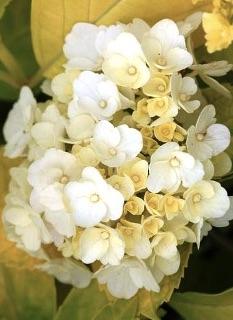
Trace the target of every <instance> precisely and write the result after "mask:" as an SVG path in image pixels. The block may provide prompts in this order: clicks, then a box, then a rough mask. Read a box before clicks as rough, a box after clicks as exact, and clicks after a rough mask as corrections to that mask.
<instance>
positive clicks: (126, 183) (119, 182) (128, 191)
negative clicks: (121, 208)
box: [108, 174, 135, 200]
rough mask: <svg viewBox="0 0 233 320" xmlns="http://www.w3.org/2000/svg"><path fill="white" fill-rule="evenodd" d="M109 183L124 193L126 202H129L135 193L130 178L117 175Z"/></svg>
mask: <svg viewBox="0 0 233 320" xmlns="http://www.w3.org/2000/svg"><path fill="white" fill-rule="evenodd" d="M108 182H109V183H110V184H111V185H112V186H113V188H115V189H117V190H118V191H120V192H121V193H122V195H123V197H124V199H125V200H129V199H130V198H131V197H132V195H133V194H134V192H135V188H134V184H133V182H132V180H131V179H130V178H129V177H128V176H124V177H121V176H119V175H116V174H115V175H112V176H111V177H110V178H109V179H108Z"/></svg>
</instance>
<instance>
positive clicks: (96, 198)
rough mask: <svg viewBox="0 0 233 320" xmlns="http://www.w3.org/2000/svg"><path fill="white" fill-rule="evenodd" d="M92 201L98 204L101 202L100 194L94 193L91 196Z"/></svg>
mask: <svg viewBox="0 0 233 320" xmlns="http://www.w3.org/2000/svg"><path fill="white" fill-rule="evenodd" d="M90 200H91V202H94V203H95V202H98V201H99V200H100V197H99V195H98V194H96V193H93V194H92V195H91V196H90Z"/></svg>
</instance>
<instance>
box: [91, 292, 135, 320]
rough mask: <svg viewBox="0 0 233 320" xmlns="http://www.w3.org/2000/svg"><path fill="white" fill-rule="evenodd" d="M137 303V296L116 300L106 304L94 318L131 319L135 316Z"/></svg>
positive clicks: (96, 319)
mask: <svg viewBox="0 0 233 320" xmlns="http://www.w3.org/2000/svg"><path fill="white" fill-rule="evenodd" d="M137 305H138V298H137V296H136V297H134V298H132V299H130V300H117V301H116V302H115V303H113V304H111V305H108V306H106V307H105V308H104V309H103V310H102V312H101V313H100V314H99V315H98V316H97V317H95V318H94V319H95V320H109V319H111V320H126V319H127V320H133V319H135V317H136V312H137Z"/></svg>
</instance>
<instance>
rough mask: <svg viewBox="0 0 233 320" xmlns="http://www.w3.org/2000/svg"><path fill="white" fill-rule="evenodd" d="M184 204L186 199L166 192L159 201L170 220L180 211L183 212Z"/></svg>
mask: <svg viewBox="0 0 233 320" xmlns="http://www.w3.org/2000/svg"><path fill="white" fill-rule="evenodd" d="M183 205H184V200H182V199H179V198H177V197H174V196H172V195H169V194H166V195H164V196H163V198H161V200H160V202H159V209H160V211H162V212H165V214H166V217H167V219H168V220H171V219H173V218H174V217H175V216H177V215H178V214H179V213H181V210H182V208H183Z"/></svg>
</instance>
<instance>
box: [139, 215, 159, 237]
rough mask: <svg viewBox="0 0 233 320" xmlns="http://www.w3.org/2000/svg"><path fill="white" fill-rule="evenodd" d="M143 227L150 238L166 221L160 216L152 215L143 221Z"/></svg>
mask: <svg viewBox="0 0 233 320" xmlns="http://www.w3.org/2000/svg"><path fill="white" fill-rule="evenodd" d="M142 225H143V229H144V232H145V233H146V235H147V236H148V238H151V237H154V236H155V235H156V234H157V233H158V232H159V230H160V229H161V228H162V227H163V225H164V221H163V220H162V219H160V218H158V217H155V216H150V217H147V218H145V219H143V221H142Z"/></svg>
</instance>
